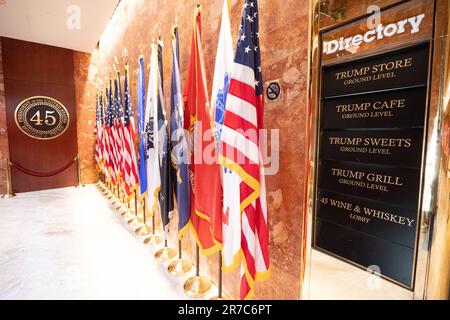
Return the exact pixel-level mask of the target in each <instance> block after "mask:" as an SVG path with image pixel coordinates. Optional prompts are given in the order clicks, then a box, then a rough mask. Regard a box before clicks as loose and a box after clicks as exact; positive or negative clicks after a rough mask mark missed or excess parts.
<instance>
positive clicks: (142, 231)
mask: <svg viewBox="0 0 450 320" xmlns="http://www.w3.org/2000/svg"><path fill="white" fill-rule="evenodd" d="M142 211H143V212H142V215H143V220H144V225H143V226H141V227H139V228H137V229H136V231H135V232H134V233H135V234H136V235H137V236H140V237H143V236H148V235H149V234H151V233H152V228H151V227H150V226H148V225H147V210H146V204H145V198H144V199H143V201H142Z"/></svg>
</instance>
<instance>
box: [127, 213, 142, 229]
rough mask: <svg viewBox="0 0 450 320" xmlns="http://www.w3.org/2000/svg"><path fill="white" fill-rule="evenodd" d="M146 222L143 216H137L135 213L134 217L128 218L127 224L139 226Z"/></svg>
mask: <svg viewBox="0 0 450 320" xmlns="http://www.w3.org/2000/svg"><path fill="white" fill-rule="evenodd" d="M143 223H144V219H143V218H141V217H136V216H135V215H133V217H132V218H131V219H128V220H127V224H128V225H129V226H136V227H137V226H139V225H142V224H143Z"/></svg>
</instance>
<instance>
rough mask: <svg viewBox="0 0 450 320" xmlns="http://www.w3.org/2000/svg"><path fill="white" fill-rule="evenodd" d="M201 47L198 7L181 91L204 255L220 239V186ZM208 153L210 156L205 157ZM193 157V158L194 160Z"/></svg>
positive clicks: (194, 215) (195, 220)
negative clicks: (184, 82)
mask: <svg viewBox="0 0 450 320" xmlns="http://www.w3.org/2000/svg"><path fill="white" fill-rule="evenodd" d="M207 92H208V91H207V89H206V78H205V69H204V62H203V52H202V46H201V10H200V7H199V8H197V10H196V12H195V21H194V31H193V34H192V47H191V56H190V59H189V66H188V72H187V78H186V86H185V90H184V94H183V99H184V104H185V121H184V123H185V129H187V130H189V133H190V141H191V148H190V149H191V150H190V151H191V162H190V166H189V171H190V177H191V216H190V224H191V227H192V230H193V232H194V234H195V237H196V240H197V244H198V245H199V247H200V250H201V251H202V253H203V254H205V255H209V254H211V253H214V252H216V251H218V250H219V249H220V245H221V241H222V221H221V213H222V189H221V184H220V171H219V170H220V167H219V165H218V162H217V161H211V160H215V159H216V157H217V154H216V150H215V147H214V146H215V143H214V135H213V131H212V130H211V118H210V115H209V98H208V93H207ZM204 153H207V154H208V155H209V157H211V159H206V161H205V158H204V157H203V154H204ZM194 159H196V161H194Z"/></svg>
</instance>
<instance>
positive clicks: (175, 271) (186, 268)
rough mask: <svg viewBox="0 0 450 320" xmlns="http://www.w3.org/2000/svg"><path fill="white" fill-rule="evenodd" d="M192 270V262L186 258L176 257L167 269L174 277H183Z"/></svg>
mask: <svg viewBox="0 0 450 320" xmlns="http://www.w3.org/2000/svg"><path fill="white" fill-rule="evenodd" d="M191 270H192V263H191V262H190V261H188V260H184V259H178V260H175V261H174V262H172V263H171V264H170V265H169V266H168V267H167V271H168V272H169V274H170V275H172V276H174V277H183V276H185V275H186V274H188V273H189V272H190V271H191Z"/></svg>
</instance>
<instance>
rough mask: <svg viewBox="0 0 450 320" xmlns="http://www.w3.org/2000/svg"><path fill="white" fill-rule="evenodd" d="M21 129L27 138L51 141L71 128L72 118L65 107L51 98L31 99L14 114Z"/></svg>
mask: <svg viewBox="0 0 450 320" xmlns="http://www.w3.org/2000/svg"><path fill="white" fill-rule="evenodd" d="M14 119H15V120H16V124H17V126H18V127H19V129H20V130H21V131H22V132H23V133H24V134H26V135H27V136H29V137H31V138H34V139H39V140H51V139H55V138H57V137H59V136H60V135H62V134H63V133H64V132H65V131H66V130H67V128H68V127H69V123H70V117H69V113H68V112H67V109H66V107H64V105H63V104H62V103H61V102H59V101H57V100H55V99H53V98H49V97H43V96H39V97H30V98H27V99H25V100H24V101H22V102H21V103H19V105H18V106H17V108H16V112H15V114H14Z"/></svg>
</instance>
